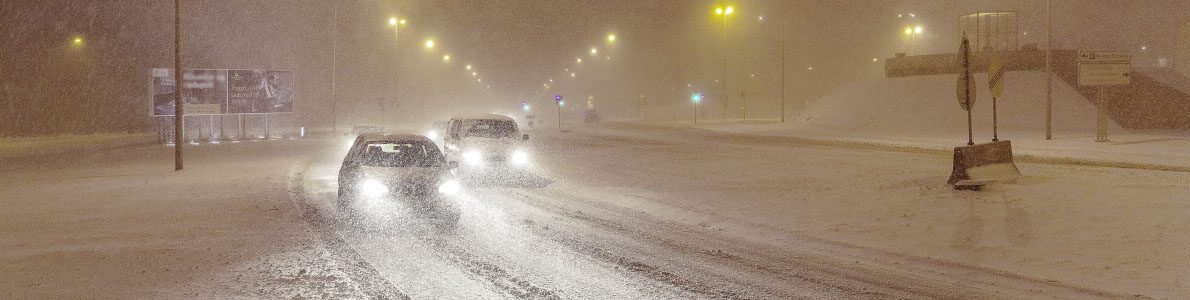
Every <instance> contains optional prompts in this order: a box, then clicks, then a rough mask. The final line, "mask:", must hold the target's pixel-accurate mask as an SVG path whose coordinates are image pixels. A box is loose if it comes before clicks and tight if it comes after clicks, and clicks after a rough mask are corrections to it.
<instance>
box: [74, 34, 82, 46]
mask: <svg viewBox="0 0 1190 300" xmlns="http://www.w3.org/2000/svg"><path fill="white" fill-rule="evenodd" d="M74 45H75V46H82V45H83V38H82V37H77V36H76V37H74Z"/></svg>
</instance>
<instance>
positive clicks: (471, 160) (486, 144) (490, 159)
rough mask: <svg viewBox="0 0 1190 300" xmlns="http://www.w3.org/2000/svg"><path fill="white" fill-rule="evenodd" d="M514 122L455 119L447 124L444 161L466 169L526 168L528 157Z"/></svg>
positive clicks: (494, 116) (497, 117) (488, 118)
mask: <svg viewBox="0 0 1190 300" xmlns="http://www.w3.org/2000/svg"><path fill="white" fill-rule="evenodd" d="M527 140H529V135H528V134H521V133H520V130H518V129H517V124H516V121H514V120H513V119H512V118H509V117H508V116H504V115H497V114H466V115H456V116H454V117H451V118H450V122H449V123H447V129H446V134H444V135H443V143H442V144H443V148H444V151H443V152H444V153H445V154H446V160H447V161H453V162H458V163H459V165H460V166H461V167H467V168H504V167H526V166H528V165H529V164H530V161H529V153H528V152H527V151H528V150H527V149H524V147H523V143H524V142H525V141H527Z"/></svg>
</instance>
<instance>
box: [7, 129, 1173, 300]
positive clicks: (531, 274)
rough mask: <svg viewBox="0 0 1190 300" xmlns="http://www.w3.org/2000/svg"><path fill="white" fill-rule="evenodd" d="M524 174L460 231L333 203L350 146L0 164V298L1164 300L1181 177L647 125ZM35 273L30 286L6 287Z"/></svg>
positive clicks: (121, 154) (541, 142) (580, 140)
mask: <svg viewBox="0 0 1190 300" xmlns="http://www.w3.org/2000/svg"><path fill="white" fill-rule="evenodd" d="M532 135H533V138H532V140H531V142H532V145H533V157H534V159H535V166H534V171H533V174H534V175H533V176H530V178H531V179H532V180H530V181H529V182H527V183H526V182H523V181H521V182H516V181H507V180H504V181H502V180H497V181H495V182H490V183H486V184H468V185H467V186H466V188H465V190H464V194H463V195H462V196H460V197H458V198H457V199H456V201H457V205H458V207H459V208H460V210H461V211H462V219H461V220H460V224H459V226H458V227H457V228H455V229H454V230H453V231H445V232H444V231H440V230H435V229H434V228H432V227H431V226H422V225H424V224H420V223H419V222H416V221H413V222H406V221H405V220H404V219H406V218H404V217H403V216H401V215H395V216H394V215H388V214H386V212H388V211H390V209H394V208H392V207H389V206H391V205H390V204H383V203H382V204H380V206H378V207H374V209H373V210H371V212H372V214H373V215H380V216H387V217H388V218H383V217H371V218H369V217H365V218H364V221H360V222H347V221H345V219H344V218H343V217H342V215H341V214H340V213H339V212H338V211H336V210H335V209H334V208H333V205H332V201H333V200H334V197H335V194H336V188H337V187H336V181H335V176H336V172H337V170H338V164H339V162H340V160H341V159H342V154H343V151H344V149H343V145H342V141H341V140H340V139H338V138H333V139H332V138H319V139H307V140H297V141H286V140H283V141H270V142H258V143H241V144H235V145H231V144H225V145H215V146H206V145H204V146H199V147H190V148H188V149H189V150H188V151H191V152H190V153H191V154H190V156H188V164H189V165H188V169H187V170H186V171H183V172H177V173H175V172H172V171H169V170H170V166H171V164H170V163H171V161H169V158H170V156H169V154H171V152H169V151H168V150H169V148H164V149H163V148H161V147H160V146H145V147H134V148H126V149H123V150H119V151H115V150H104V151H96V152H95V153H92V154H88V155H81V156H70V157H64V156H60V155H53V156H47V157H37V156H27V157H22V158H21V159H20V160H9V161H5V164H4V165H2V166H3V168H4V169H5V170H4V174H3V175H0V182H4V184H5V188H4V189H3V190H0V199H3V201H4V205H5V206H6V209H5V210H4V211H3V212H0V217H2V218H0V249H3V250H4V251H0V274H3V275H0V296H3V297H0V298H62V297H66V298H72V297H79V296H83V297H90V296H99V297H103V298H107V297H111V298H145V297H157V298H162V297H164V298H178V297H195V296H197V297H200V298H236V297H241V298H310V297H313V298H344V297H346V298H376V297H384V298H405V297H408V298H414V299H424V298H432V299H480V298H534V299H554V298H564V299H573V298H617V299H625V298H631V299H641V298H651V299H652V298H673V299H691V298H741V299H771V298H782V299H785V298H814V299H821V298H846V299H850V298H964V299H973V298H992V299H1003V298H1071V299H1088V298H1116V297H1124V296H1129V297H1130V296H1132V295H1135V294H1139V295H1145V296H1152V297H1156V298H1171V297H1177V295H1183V294H1185V293H1187V292H1188V290H1187V289H1188V287H1186V286H1185V284H1184V282H1187V281H1188V280H1190V271H1188V270H1190V262H1188V259H1187V258H1185V255H1184V249H1186V248H1188V247H1190V238H1188V237H1186V236H1185V235H1181V234H1178V233H1180V232H1185V231H1186V230H1187V229H1190V221H1188V218H1190V217H1188V215H1187V214H1186V212H1187V211H1190V203H1187V200H1185V199H1183V196H1182V195H1184V194H1186V193H1187V192H1190V179H1187V176H1185V174H1184V173H1178V172H1165V171H1146V170H1134V169H1129V170H1125V169H1113V168H1096V167H1080V166H1072V165H1048V164H1022V165H1021V171H1022V172H1023V173H1025V174H1026V175H1027V177H1026V178H1023V179H1021V180H1019V181H1018V183H1017V184H1010V185H1003V186H994V187H991V188H989V189H987V190H985V191H983V192H969V191H953V190H951V189H950V188H949V187H948V186H946V185H945V179H946V177H947V176H948V175H949V173H948V172H949V168H950V166H949V163H950V162H949V157H947V156H944V155H938V154H937V153H927V152H913V151H905V152H897V151H889V150H886V149H877V148H846V147H836V146H832V145H824V144H807V143H804V141H802V140H797V139H790V138H781V137H755V136H745V135H737V134H727V133H715V132H710V131H703V130H697V129H684V128H674V127H658V126H648V125H641V124H626V123H615V124H602V125H597V126H593V127H584V128H575V129H574V130H571V131H569V132H556V131H544V130H543V131H541V132H534V133H532ZM13 274H38V275H39V276H14V275H13Z"/></svg>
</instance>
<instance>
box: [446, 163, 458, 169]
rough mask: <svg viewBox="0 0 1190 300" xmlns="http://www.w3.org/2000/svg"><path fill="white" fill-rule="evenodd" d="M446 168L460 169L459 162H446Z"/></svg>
mask: <svg viewBox="0 0 1190 300" xmlns="http://www.w3.org/2000/svg"><path fill="white" fill-rule="evenodd" d="M446 167H447V168H449V169H454V168H458V167H459V162H457V161H448V162H446Z"/></svg>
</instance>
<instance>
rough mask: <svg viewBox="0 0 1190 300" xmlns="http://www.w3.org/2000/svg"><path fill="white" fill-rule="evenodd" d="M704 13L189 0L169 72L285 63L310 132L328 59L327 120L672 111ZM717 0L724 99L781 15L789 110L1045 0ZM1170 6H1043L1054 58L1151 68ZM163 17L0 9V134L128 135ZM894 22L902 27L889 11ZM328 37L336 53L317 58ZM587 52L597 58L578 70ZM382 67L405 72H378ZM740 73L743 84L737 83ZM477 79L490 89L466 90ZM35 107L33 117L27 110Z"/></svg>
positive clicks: (774, 35)
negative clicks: (621, 105)
mask: <svg viewBox="0 0 1190 300" xmlns="http://www.w3.org/2000/svg"><path fill="white" fill-rule="evenodd" d="M721 3H722V2H720V1H701V0H693V1H676V0H647V1H637V0H624V1H613V0H600V1H530V0H509V1H465V0H438V1H341V2H339V3H338V10H339V20H338V23H337V26H336V23H335V22H334V21H333V20H334V7H335V4H334V2H330V1H314V0H278V1H250V0H188V1H183V18H184V21H183V40H182V41H183V48H184V49H183V55H184V58H183V62H184V66H183V67H184V68H243V69H275V70H294V71H296V72H297V76H298V87H297V89H298V99H299V100H298V101H299V102H298V103H297V104H296V105H297V110H298V111H299V112H298V114H297V116H298V120H299V121H301V122H308V123H314V124H322V123H325V122H327V120H328V119H329V102H330V99H331V93H330V81H331V74H332V73H331V69H332V65H337V73H338V77H337V85H336V86H337V90H338V94H339V99H340V101H341V102H340V103H343V105H342V106H341V108H342V109H345V112H341V114H347V115H352V114H358V113H362V112H363V111H366V110H367V107H368V106H366V105H361V104H360V103H362V102H366V103H372V102H368V101H372V100H371V99H376V98H378V97H380V98H383V97H394V96H393V95H396V94H400V95H401V96H400V97H397V98H400V99H399V101H401V102H402V103H403V104H402V105H404V106H405V107H414V106H412V105H414V102H418V103H427V104H426V105H429V106H434V105H435V103H438V104H448V105H462V104H482V105H483V106H484V107H492V108H493V109H500V108H501V107H512V106H513V105H514V104H515V103H519V102H520V101H531V102H532V101H544V100H545V99H546V98H549V97H550V96H551V95H552V94H554V93H565V94H568V95H576V96H578V97H581V96H582V95H593V96H596V97H598V98H599V99H604V100H606V101H612V100H613V99H619V98H625V99H626V98H630V97H634V96H637V95H646V94H647V95H649V96H650V97H651V98H653V99H674V100H672V101H680V99H679V98H681V97H680V95H684V94H686V93H688V92H690V91H688V90H682V88H684V87H685V85H686V84H691V85H692V86H696V87H695V88H700V91H706V92H716V91H717V88H715V84H714V80H716V79H719V78H720V77H722V55H723V54H722V48H721V47H722V45H723V44H722V43H723V41H722V27H721V26H722V23H721V22H722V20H721V19H719V18H717V17H716V15H715V14H714V12H713V9H714V7H716V5H719V4H721ZM731 3H732V4H733V5H734V6H735V14H734V15H733V16H732V17H731V19H730V23H729V38H730V44H731V53H730V56H729V58H728V59H729V62H730V63H729V70H728V79H729V80H728V82H729V89H730V90H732V94H736V93H738V91H742V90H746V91H748V93H749V96H748V97H754V98H766V97H768V98H771V97H777V94H776V91H777V90H778V89H779V85H780V81H779V79H777V78H779V76H780V73H779V71H778V70H779V64H777V62H779V58H780V56H779V50H778V49H779V43H780V39H781V37H780V32H781V23H780V22H781V19H782V13H781V11H782V8H784V10H785V19H787V21H786V23H785V25H786V29H785V30H786V34H787V35H786V37H787V41H786V43H787V44H786V47H787V48H788V50H787V56H786V60H787V68H788V69H789V70H788V71H787V72H788V73H787V75H788V78H789V79H788V80H789V81H788V82H789V83H788V88H789V89H790V91H788V92H787V93H788V95H789V98H790V99H791V101H795V102H799V103H800V102H801V101H805V100H812V99H813V98H816V97H817V96H820V95H822V94H825V93H827V92H829V91H830V89H832V88H833V87H835V86H837V85H838V84H839V83H840V82H843V81H846V80H851V79H853V78H855V77H856V76H861V75H863V74H868V75H870V74H879V72H880V71H879V70H880V66H879V65H878V64H877V63H873V62H872V58H887V57H891V56H892V55H893V54H894V53H896V52H902V51H904V50H905V49H906V48H907V46H906V40H905V36H904V35H903V34H902V33H901V31H902V30H903V28H904V27H905V26H910V25H917V24H920V25H921V26H923V27H924V28H925V33H924V34H923V35H922V36H920V38H919V39H918V40H916V41H915V42H916V43H918V44H917V45H916V47H915V48H916V49H917V51H914V54H921V53H942V52H949V51H954V49H955V48H957V46H956V44H957V40H958V38H957V36H958V32H957V24H956V23H957V18H958V16H959V15H962V14H965V13H970V12H975V11H990V10H1008V11H1017V12H1018V13H1019V14H1020V18H1021V19H1020V27H1021V30H1022V31H1023V32H1028V34H1027V35H1022V36H1021V41H1020V44H1021V45H1024V44H1027V43H1037V44H1039V46H1040V47H1041V48H1044V47H1045V45H1044V44H1045V43H1044V30H1045V12H1044V9H1045V1H1031V0H1019V1H943V0H934V1H858V0H856V1H787V2H785V1H734V2H731ZM1187 11H1190V1H1178V0H1164V1H1161V0H1143V1H1122V0H1121V1H1114V0H1089V1H1076V0H1055V1H1054V35H1055V48H1059V49H1096V50H1105V49H1106V50H1132V51H1139V47H1140V46H1146V47H1147V49H1149V50H1148V52H1146V53H1140V54H1138V59H1148V60H1154V61H1155V60H1156V59H1157V58H1164V57H1168V56H1172V55H1173V54H1174V53H1175V52H1174V50H1173V48H1174V46H1175V40H1174V30H1175V27H1177V26H1179V25H1180V24H1185V23H1186V20H1187V14H1186V13H1185V12H1187ZM172 13H173V2H172V1H149V0H143V1H132V0H124V1H98V0H96V1H67V0H62V1H52V0H50V1H5V2H4V3H3V4H0V16H2V17H3V18H2V20H0V26H2V27H0V29H2V31H0V36H3V37H4V38H5V40H6V42H5V43H3V44H2V45H0V51H2V56H0V79H3V80H4V82H3V87H4V95H5V97H4V103H3V104H2V105H0V107H2V108H4V109H5V114H7V115H8V116H9V118H6V119H9V120H10V122H9V123H5V124H6V126H14V125H11V124H12V122H26V123H27V122H31V121H32V120H41V119H44V118H45V116H44V115H38V114H49V112H46V111H45V110H44V109H49V110H50V111H54V110H62V108H60V107H70V106H69V105H67V104H70V103H75V102H79V101H86V102H87V103H88V104H87V105H89V107H90V109H91V113H93V112H96V111H98V112H102V115H111V116H116V117H95V116H90V114H91V113H88V114H81V113H73V112H64V113H53V115H54V118H60V120H59V121H55V122H65V123H70V122H72V121H73V122H76V123H77V122H84V124H87V125H100V126H106V127H112V128H115V130H123V129H138V128H139V129H142V130H143V128H145V127H144V126H145V124H148V116H147V112H148V106H149V105H148V101H149V99H148V96H147V95H146V92H145V91H146V86H147V84H148V83H147V82H148V72H149V69H151V68H153V67H171V66H172V64H173V60H172V54H173V53H172V50H173V49H172V45H173V44H172V35H173V32H172V21H173V14H172ZM908 13H914V14H915V15H916V17H915V18H912V19H910V18H906V17H902V18H897V14H908ZM761 16H763V17H765V18H766V19H765V20H763V21H762V20H760V18H759V17H761ZM390 17H403V18H406V19H408V20H409V23H408V25H406V26H405V27H402V31H401V40H400V43H401V44H400V46H399V47H397V46H396V45H395V44H396V43H395V42H396V41H395V40H394V39H393V31H392V30H393V28H392V26H391V25H389V24H388V23H387V21H388V18H390ZM336 28H337V31H338V34H337V41H338V43H337V47H336V48H337V52H338V54H337V56H333V55H331V53H332V45H333V44H334V41H335V40H336V38H334V35H333V32H334V31H335V29H336ZM609 33H615V34H616V36H617V41H616V42H615V43H614V46H611V47H610V48H609V47H608V46H609V44H608V43H606V40H605V38H606V35H607V34H609ZM76 36H78V37H82V38H83V39H84V40H85V42H84V45H83V46H82V47H75V46H72V44H71V40H72V39H73V38H74V37H76ZM427 38H433V39H435V40H436V42H437V44H438V46H437V47H436V48H435V49H434V50H433V51H427V50H426V49H424V47H422V46H421V45H422V43H423V42H424V40H425V39H427ZM591 47H598V48H599V51H601V52H600V53H599V57H592V56H590V55H589V53H588V51H589V49H590V48H591ZM447 52H449V53H450V54H451V55H452V58H453V59H452V62H451V63H450V64H449V65H447V64H444V63H442V62H441V59H440V58H441V55H443V54H445V53H447ZM607 56H611V59H610V60H608V59H606V57H607ZM333 57H337V60H335V61H336V63H334V64H332V58H333ZM579 57H582V58H583V59H585V60H587V61H586V62H584V63H583V64H581V65H578V64H576V63H575V62H574V61H575V58H579ZM599 58H603V60H602V61H598V62H596V61H591V60H593V59H599ZM467 63H471V64H474V65H475V66H476V67H478V68H479V69H478V72H479V73H481V74H482V75H481V77H484V79H485V82H484V83H483V84H480V83H478V82H474V81H472V80H471V76H470V74H468V73H466V72H464V71H463V70H462V65H463V64H467ZM811 66H812V67H814V70H813V71H810V70H809V69H808V67H811ZM568 68H569V69H572V71H574V72H576V73H577V75H578V76H577V77H576V80H574V81H564V79H565V77H567V76H566V74H564V73H563V69H568ZM397 69H401V70H404V71H403V72H400V73H398V72H394V70H397ZM753 74H755V75H756V77H759V78H760V79H750V78H754V77H752V76H751V75H753ZM548 79H554V80H556V81H558V82H556V83H555V84H553V89H552V90H545V89H544V88H543V87H542V84H543V83H546V82H547V80H548ZM749 80H754V81H749ZM397 82H401V83H400V84H397ZM733 83H734V84H733ZM488 84H491V85H492V89H491V90H490V92H487V93H485V92H482V91H483V90H484V87H485V86H486V85H488ZM47 86H58V87H63V86H65V87H68V88H57V89H49V88H47ZM737 96H738V95H737ZM413 99H416V101H413ZM666 101H669V100H666ZM47 104H52V105H50V106H49V107H48V108H47V107H46V105H47ZM438 106H442V105H438ZM34 108H42V109H43V110H42V111H40V112H33V111H32V110H33V109H34ZM450 110H451V109H450V108H444V109H439V110H434V111H431V113H435V114H438V113H440V114H445V113H448V112H449V111H450ZM477 110H478V109H477ZM142 117H143V118H142ZM435 117H438V116H435ZM130 119H131V120H135V121H129V120H130ZM12 120H20V121H12ZM130 122H131V123H130ZM77 127H78V126H75V127H69V128H67V127H63V128H59V129H49V128H43V129H40V130H43V131H55V130H57V131H63V130H65V131H70V130H76V129H77ZM108 130H112V129H108ZM6 131H8V130H6Z"/></svg>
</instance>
